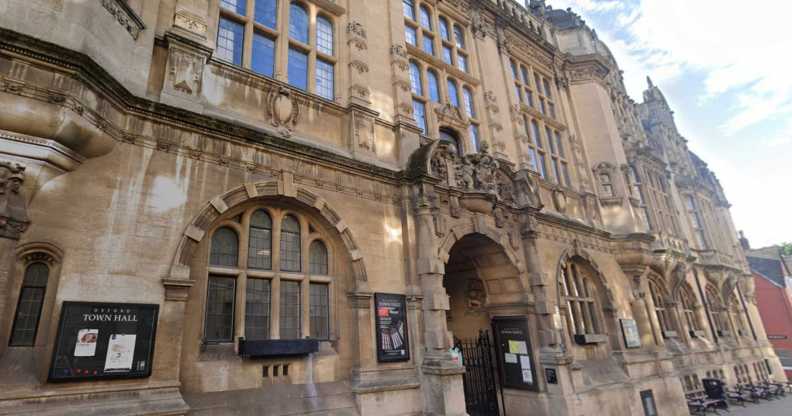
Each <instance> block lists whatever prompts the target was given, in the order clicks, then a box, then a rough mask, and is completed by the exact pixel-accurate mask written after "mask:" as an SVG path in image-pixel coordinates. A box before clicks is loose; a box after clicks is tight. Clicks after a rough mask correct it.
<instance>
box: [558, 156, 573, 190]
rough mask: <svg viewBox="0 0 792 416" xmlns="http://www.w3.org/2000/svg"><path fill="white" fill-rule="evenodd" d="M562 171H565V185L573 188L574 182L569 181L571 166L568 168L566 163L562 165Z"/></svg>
mask: <svg viewBox="0 0 792 416" xmlns="http://www.w3.org/2000/svg"><path fill="white" fill-rule="evenodd" d="M561 169H562V170H563V171H564V185H566V186H571V185H572V181H570V180H569V166H567V164H566V162H564V163H562V164H561Z"/></svg>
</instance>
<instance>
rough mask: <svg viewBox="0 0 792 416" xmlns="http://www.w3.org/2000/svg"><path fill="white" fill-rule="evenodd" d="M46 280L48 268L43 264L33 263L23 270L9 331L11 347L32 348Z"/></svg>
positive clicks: (39, 317)
mask: <svg viewBox="0 0 792 416" xmlns="http://www.w3.org/2000/svg"><path fill="white" fill-rule="evenodd" d="M48 280H49V267H48V266H47V265H46V264H44V263H33V264H30V265H29V266H27V268H26V269H25V277H24V278H23V280H22V289H21V290H20V292H19V302H18V303H17V308H16V315H15V316H14V326H13V329H12V330H11V340H10V342H9V345H11V346H12V347H19V346H33V344H34V343H35V341H36V332H37V330H38V325H39V321H40V320H41V308H42V307H43V305H44V295H45V293H46V290H47V281H48Z"/></svg>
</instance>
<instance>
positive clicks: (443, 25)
mask: <svg viewBox="0 0 792 416" xmlns="http://www.w3.org/2000/svg"><path fill="white" fill-rule="evenodd" d="M449 33H450V31H449V30H448V19H446V18H445V17H443V16H440V37H441V38H442V39H443V40H445V41H450V40H451V39H450V37H449V35H448V34H449Z"/></svg>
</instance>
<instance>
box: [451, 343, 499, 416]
mask: <svg viewBox="0 0 792 416" xmlns="http://www.w3.org/2000/svg"><path fill="white" fill-rule="evenodd" d="M455 346H456V348H457V349H458V350H459V351H460V352H461V353H462V363H463V364H464V366H465V375H464V385H465V406H466V407H467V412H468V414H469V415H470V416H499V415H500V404H499V400H498V397H499V394H498V393H499V381H498V376H497V375H498V370H497V363H496V362H495V348H494V345H493V343H492V341H491V340H490V337H489V332H488V331H481V332H480V333H479V336H478V338H473V339H469V340H459V339H457V340H456V342H455Z"/></svg>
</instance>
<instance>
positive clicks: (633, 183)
mask: <svg viewBox="0 0 792 416" xmlns="http://www.w3.org/2000/svg"><path fill="white" fill-rule="evenodd" d="M625 174H626V175H627V184H628V186H629V187H630V196H631V197H632V198H633V199H634V200H635V202H637V205H638V207H639V208H640V209H641V211H642V212H643V216H644V218H643V220H644V221H646V226H647V227H648V228H649V229H650V230H651V229H656V228H657V227H656V226H653V225H652V224H653V222H652V221H654V219H653V218H652V215H651V214H650V210H651V209H650V207H649V205H648V204H647V203H646V196H645V195H646V191H645V185H644V182H643V179H642V178H643V175H642V174H640V173H639V169H638V167H637V166H636V165H635V164H629V165H626V166H625Z"/></svg>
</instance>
